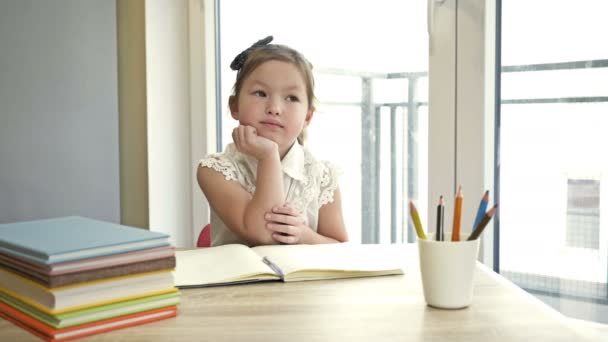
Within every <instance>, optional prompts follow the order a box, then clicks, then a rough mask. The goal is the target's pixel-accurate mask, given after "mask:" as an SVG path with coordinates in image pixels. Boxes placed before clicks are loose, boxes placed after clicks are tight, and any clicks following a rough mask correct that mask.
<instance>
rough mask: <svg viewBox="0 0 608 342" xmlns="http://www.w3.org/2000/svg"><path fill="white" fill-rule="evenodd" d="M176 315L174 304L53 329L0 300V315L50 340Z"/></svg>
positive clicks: (79, 336) (70, 337)
mask: <svg viewBox="0 0 608 342" xmlns="http://www.w3.org/2000/svg"><path fill="white" fill-rule="evenodd" d="M176 315H177V307H176V306H168V307H164V308H160V309H154V310H148V311H143V312H138V313H135V314H131V315H126V316H120V317H114V318H110V319H105V320H101V321H97V322H91V323H86V324H81V325H75V326H72V327H69V328H63V329H55V328H53V327H52V326H50V325H47V324H45V323H42V322H41V321H39V320H37V319H35V318H32V317H31V316H28V315H26V314H24V313H23V312H21V311H19V310H16V309H14V308H13V307H11V306H9V305H6V304H4V303H2V302H0V317H2V318H4V319H6V320H7V321H9V322H12V323H13V324H15V325H17V326H19V327H21V328H24V329H26V330H27V331H29V332H31V333H32V334H34V335H36V336H38V337H40V338H42V339H44V340H46V341H51V342H60V341H68V340H73V339H76V338H81V337H85V336H91V335H97V334H100V333H103V332H107V331H112V330H118V329H122V328H127V327H131V326H135V325H140V324H144V323H149V322H154V321H159V320H162V319H165V318H170V317H175V316H176Z"/></svg>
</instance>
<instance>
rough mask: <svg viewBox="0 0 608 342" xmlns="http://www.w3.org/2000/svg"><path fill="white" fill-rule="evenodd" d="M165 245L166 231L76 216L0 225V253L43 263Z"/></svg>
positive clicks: (167, 242) (167, 237) (166, 239)
mask: <svg viewBox="0 0 608 342" xmlns="http://www.w3.org/2000/svg"><path fill="white" fill-rule="evenodd" d="M167 245H169V235H167V234H163V233H158V232H152V231H149V230H146V229H141V228H134V227H129V226H123V225H119V224H115V223H109V222H103V221H97V220H93V219H89V218H85V217H78V216H72V217H60V218H53V219H46V220H37V221H27V222H16V223H8V224H0V253H4V254H8V255H12V256H14V257H17V258H20V259H25V260H29V261H33V262H38V263H43V264H53V263H58V262H65V261H70V260H77V259H84V258H91V257H96V256H102V255H110V254H116V253H122V252H128V251H134V250H141V249H146V248H153V247H160V246H167Z"/></svg>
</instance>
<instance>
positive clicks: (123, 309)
mask: <svg viewBox="0 0 608 342" xmlns="http://www.w3.org/2000/svg"><path fill="white" fill-rule="evenodd" d="M0 301H2V302H4V303H6V304H7V305H10V306H12V307H13V308H15V309H17V310H19V311H21V312H23V313H25V314H27V315H29V316H31V317H33V318H35V319H37V320H39V321H41V322H44V323H46V324H48V325H50V326H52V327H53V328H55V329H60V328H67V327H71V326H74V325H80V324H85V323H89V322H95V321H99V320H103V319H108V318H112V317H118V316H124V315H128V314H133V313H137V312H142V311H147V310H153V309H158V308H163V307H166V306H172V305H177V304H178V303H179V302H180V292H179V291H178V290H175V291H171V292H169V293H163V294H159V295H154V296H148V297H143V298H138V299H132V300H127V301H123V302H118V303H113V304H107V305H100V306H95V307H91V308H86V309H80V310H74V311H69V312H64V313H60V314H56V315H50V314H48V313H45V312H42V311H40V310H38V309H36V308H34V307H32V306H30V305H27V304H26V303H24V302H22V301H20V300H18V299H16V298H13V297H11V296H9V295H7V294H5V293H2V292H0Z"/></svg>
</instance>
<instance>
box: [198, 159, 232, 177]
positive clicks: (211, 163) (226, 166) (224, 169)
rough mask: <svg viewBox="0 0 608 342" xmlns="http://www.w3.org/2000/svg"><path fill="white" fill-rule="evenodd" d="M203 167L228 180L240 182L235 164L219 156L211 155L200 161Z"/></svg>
mask: <svg viewBox="0 0 608 342" xmlns="http://www.w3.org/2000/svg"><path fill="white" fill-rule="evenodd" d="M199 165H200V166H201V167H208V168H211V169H214V170H215V171H217V172H219V173H221V174H223V175H224V178H226V180H235V181H238V175H237V172H236V168H235V167H234V164H233V163H231V162H230V161H229V160H227V159H224V158H222V157H221V156H219V155H210V156H207V157H205V158H203V159H201V160H200V161H199Z"/></svg>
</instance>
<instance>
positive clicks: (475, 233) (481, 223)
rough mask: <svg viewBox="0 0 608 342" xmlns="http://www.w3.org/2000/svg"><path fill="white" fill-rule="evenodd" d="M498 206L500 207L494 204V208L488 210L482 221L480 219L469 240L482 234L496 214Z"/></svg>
mask: <svg viewBox="0 0 608 342" xmlns="http://www.w3.org/2000/svg"><path fill="white" fill-rule="evenodd" d="M497 207H498V204H494V206H493V207H492V209H490V210H488V212H487V213H486V214H485V215H484V216H483V218H482V219H481V221H479V223H478V224H477V226H476V227H475V230H473V233H471V236H469V238H468V239H467V241H471V240H475V239H477V238H478V237H479V235H481V233H482V232H483V229H484V228H485V227H486V226H487V225H488V222H490V220H491V219H492V216H494V214H495V213H496V208H497Z"/></svg>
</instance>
